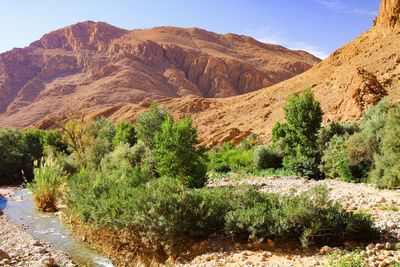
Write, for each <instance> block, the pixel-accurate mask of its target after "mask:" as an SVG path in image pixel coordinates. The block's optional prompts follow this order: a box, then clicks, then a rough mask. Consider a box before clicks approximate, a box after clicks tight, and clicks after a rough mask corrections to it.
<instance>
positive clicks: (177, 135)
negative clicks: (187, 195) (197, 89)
mask: <svg viewBox="0 0 400 267" xmlns="http://www.w3.org/2000/svg"><path fill="white" fill-rule="evenodd" d="M198 144H199V143H198V140H197V132H196V129H194V128H193V126H192V121H191V120H190V119H189V118H184V119H181V120H179V121H177V122H173V120H172V118H170V117H168V118H167V119H166V120H165V122H164V123H163V124H162V126H161V131H160V132H159V133H158V134H157V135H156V137H155V150H154V155H155V158H156V161H157V171H158V172H159V173H160V174H161V175H163V176H170V177H177V178H178V177H179V179H180V182H181V185H182V186H184V185H186V186H188V187H191V188H198V187H202V186H204V184H205V183H206V182H207V176H206V172H207V166H206V164H205V157H204V151H203V149H202V148H197V146H198Z"/></svg>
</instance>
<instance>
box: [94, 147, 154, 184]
mask: <svg viewBox="0 0 400 267" xmlns="http://www.w3.org/2000/svg"><path fill="white" fill-rule="evenodd" d="M100 165H101V171H102V172H103V173H104V174H105V175H112V174H113V173H115V172H118V173H119V174H120V175H121V176H129V175H131V172H132V170H133V169H134V168H135V167H136V169H137V170H139V171H140V170H141V171H143V172H146V174H154V172H155V161H154V159H153V155H152V152H151V151H150V149H148V148H147V147H146V146H145V145H144V143H143V142H141V141H139V142H138V143H137V144H136V145H135V146H133V147H130V146H129V145H128V144H125V143H122V144H120V145H118V146H117V147H116V148H115V149H114V150H113V151H112V152H111V153H109V154H107V155H106V156H105V157H104V158H103V160H102V161H101V164H100ZM151 176H153V175H151Z"/></svg>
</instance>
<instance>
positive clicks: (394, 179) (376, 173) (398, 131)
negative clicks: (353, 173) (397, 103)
mask: <svg viewBox="0 0 400 267" xmlns="http://www.w3.org/2000/svg"><path fill="white" fill-rule="evenodd" d="M380 136H381V147H380V151H379V152H378V153H376V154H375V158H374V159H375V167H374V169H373V170H372V172H371V179H372V181H373V182H375V183H376V184H377V185H378V186H379V187H382V188H389V189H396V188H397V187H400V161H399V158H400V149H399V147H400V139H399V136H400V107H396V108H392V109H390V110H389V112H388V114H387V116H386V123H385V126H384V127H383V129H382V131H381V134H380Z"/></svg>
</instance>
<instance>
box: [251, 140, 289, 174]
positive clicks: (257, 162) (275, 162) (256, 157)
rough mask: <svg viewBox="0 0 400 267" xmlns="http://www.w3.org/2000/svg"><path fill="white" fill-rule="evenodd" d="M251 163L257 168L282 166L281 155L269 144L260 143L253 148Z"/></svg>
mask: <svg viewBox="0 0 400 267" xmlns="http://www.w3.org/2000/svg"><path fill="white" fill-rule="evenodd" d="M253 164H254V166H255V167H256V169H258V170H265V169H270V168H273V169H277V168H280V167H282V156H281V155H280V154H279V153H278V152H276V151H275V150H274V149H272V147H271V146H266V145H260V146H257V147H256V148H255V149H254V153H253Z"/></svg>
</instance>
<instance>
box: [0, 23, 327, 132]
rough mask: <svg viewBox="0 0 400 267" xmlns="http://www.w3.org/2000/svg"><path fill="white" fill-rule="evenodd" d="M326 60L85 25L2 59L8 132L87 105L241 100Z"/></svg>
mask: <svg viewBox="0 0 400 267" xmlns="http://www.w3.org/2000/svg"><path fill="white" fill-rule="evenodd" d="M318 62H320V60H319V59H318V58H316V57H314V56H312V55H311V54H308V53H306V52H304V51H292V50H289V49H286V48H284V47H281V46H278V45H269V44H264V43H261V42H258V41H256V40H254V39H252V38H250V37H246V36H242V35H236V34H224V35H220V34H216V33H212V32H208V31H205V30H202V29H198V28H190V29H183V28H175V27H158V28H153V29H146V30H132V31H127V30H123V29H119V28H116V27H113V26H111V25H109V24H106V23H103V22H98V23H95V22H90V21H88V22H82V23H78V24H75V25H72V26H68V27H66V28H63V29H60V30H56V31H54V32H51V33H49V34H46V35H44V36H43V37H42V38H41V39H40V40H38V41H36V42H33V43H32V44H31V45H29V46H28V47H26V48H19V49H13V50H11V51H9V52H6V53H3V54H1V55H0V127H5V126H15V127H26V126H29V125H31V124H33V123H35V122H37V121H39V120H42V119H43V118H45V117H46V116H49V115H54V114H62V113H63V112H65V111H71V110H72V111H74V110H77V109H79V108H81V107H90V108H96V109H98V108H103V107H110V106H111V107H115V106H117V105H126V104H137V103H140V102H142V101H145V102H149V101H152V100H160V99H165V98H180V97H184V96H196V97H205V98H219V97H229V96H236V95H240V94H244V93H248V92H252V91H255V90H258V89H261V88H263V87H266V86H271V85H273V84H276V83H278V82H281V81H283V80H286V79H288V78H291V77H293V76H295V75H297V74H300V73H302V72H304V71H305V70H308V69H310V68H311V67H312V66H313V65H315V64H317V63H318Z"/></svg>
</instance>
